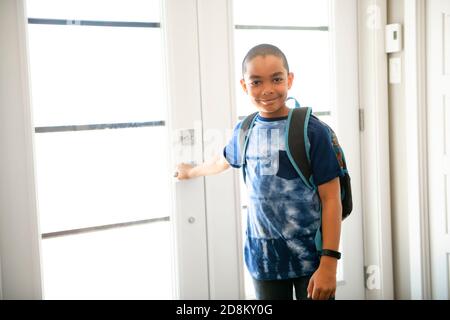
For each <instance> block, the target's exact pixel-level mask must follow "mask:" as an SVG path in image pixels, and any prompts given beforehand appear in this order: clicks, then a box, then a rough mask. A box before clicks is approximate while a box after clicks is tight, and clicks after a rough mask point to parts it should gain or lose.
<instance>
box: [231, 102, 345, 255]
mask: <svg viewBox="0 0 450 320" xmlns="http://www.w3.org/2000/svg"><path fill="white" fill-rule="evenodd" d="M289 99H293V100H294V101H295V108H294V109H291V110H290V111H289V115H288V119H287V131H286V138H285V139H286V143H285V146H286V153H287V155H288V158H289V160H290V162H291V164H292V166H293V167H294V169H295V171H297V173H298V175H299V176H300V178H301V179H302V181H303V183H304V184H305V185H306V186H307V187H308V188H310V189H311V190H314V189H317V186H315V185H314V182H313V179H312V172H311V164H310V159H309V146H310V143H309V139H308V135H307V127H308V124H309V119H310V118H311V117H315V116H314V115H312V109H311V108H309V107H300V104H299V103H298V102H297V100H295V99H294V98H288V100H289ZM257 115H258V112H255V113H252V114H251V115H249V116H247V117H246V118H245V119H244V120H243V121H242V123H241V126H240V130H239V136H238V143H239V150H241V157H242V162H241V163H242V164H243V166H242V167H243V169H242V172H243V178H244V182H245V153H246V150H247V145H248V140H249V137H250V133H251V130H252V128H253V124H254V122H255V121H256V118H257ZM316 119H317V120H319V119H318V118H316ZM319 121H320V120H319ZM321 123H322V124H323V125H325V126H326V128H327V129H328V132H329V136H330V140H331V142H332V145H333V149H334V152H335V153H336V158H337V160H338V163H339V166H340V168H341V172H342V174H341V176H340V177H339V182H340V186H341V205H342V220H344V219H345V218H347V217H348V216H349V215H350V213H351V212H352V209H353V202H352V190H351V183H350V175H349V173H348V170H347V163H346V161H345V156H344V151H343V150H342V148H341V146H340V145H339V142H338V139H337V136H336V134H335V133H334V131H333V130H332V129H331V128H330V127H329V126H328V125H327V124H326V123H324V122H322V121H321ZM320 225H322V222H321V223H320ZM321 239H322V235H321V227H320V228H319V230H318V232H317V234H316V247H317V250H319V251H321V250H322V241H321Z"/></svg>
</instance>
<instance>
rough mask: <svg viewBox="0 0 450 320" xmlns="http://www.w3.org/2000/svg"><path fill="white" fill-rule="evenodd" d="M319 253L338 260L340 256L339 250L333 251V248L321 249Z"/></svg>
mask: <svg viewBox="0 0 450 320" xmlns="http://www.w3.org/2000/svg"><path fill="white" fill-rule="evenodd" d="M320 255H321V256H328V257H333V258H336V259H338V260H339V259H340V258H341V253H340V252H339V251H334V250H329V249H322V251H321V252H320Z"/></svg>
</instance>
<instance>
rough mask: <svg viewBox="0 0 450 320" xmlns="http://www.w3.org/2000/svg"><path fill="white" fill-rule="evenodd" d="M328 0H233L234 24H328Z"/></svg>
mask: <svg viewBox="0 0 450 320" xmlns="http://www.w3.org/2000/svg"><path fill="white" fill-rule="evenodd" d="M328 2H329V0H314V1H312V0H276V1H274V0H239V1H233V8H234V24H241V25H271V26H308V27H312V26H328Z"/></svg>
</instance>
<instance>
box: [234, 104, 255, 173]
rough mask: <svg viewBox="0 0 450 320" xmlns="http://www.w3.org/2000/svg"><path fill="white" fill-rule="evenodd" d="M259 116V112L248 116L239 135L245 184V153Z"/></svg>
mask: <svg viewBox="0 0 450 320" xmlns="http://www.w3.org/2000/svg"><path fill="white" fill-rule="evenodd" d="M257 115H258V112H254V113H252V114H250V115H248V116H247V117H245V119H244V120H243V121H242V123H241V126H240V128H239V133H238V143H239V146H238V147H239V152H240V155H241V163H242V174H243V177H244V182H245V166H246V162H245V153H246V151H247V145H248V138H249V137H250V133H251V131H252V128H253V124H254V123H255V121H256V118H257V117H256V116H257Z"/></svg>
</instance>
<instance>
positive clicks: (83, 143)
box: [35, 127, 170, 233]
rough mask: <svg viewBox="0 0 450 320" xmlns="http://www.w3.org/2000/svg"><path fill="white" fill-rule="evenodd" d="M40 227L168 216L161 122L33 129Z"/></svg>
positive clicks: (48, 229) (50, 229)
mask: <svg viewBox="0 0 450 320" xmlns="http://www.w3.org/2000/svg"><path fill="white" fill-rule="evenodd" d="M35 145H36V165H37V178H38V179H37V182H38V192H39V208H40V218H41V219H40V221H41V232H42V233H47V232H54V231H59V230H67V229H75V228H82V227H88V226H96V225H105V224H111V223H119V222H128V221H133V220H142V219H149V218H155V217H164V216H169V213H170V208H169V205H170V199H169V192H168V190H169V187H170V186H169V182H170V180H169V176H170V175H169V173H168V167H167V164H168V159H167V154H166V152H164V150H167V128H166V127H144V128H130V129H114V130H89V131H77V132H58V133H40V134H36V135H35Z"/></svg>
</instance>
